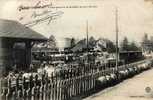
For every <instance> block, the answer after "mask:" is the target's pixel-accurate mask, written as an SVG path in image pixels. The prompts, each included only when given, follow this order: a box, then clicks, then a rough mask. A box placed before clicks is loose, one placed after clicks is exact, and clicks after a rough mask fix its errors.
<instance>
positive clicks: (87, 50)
mask: <svg viewBox="0 0 153 100" xmlns="http://www.w3.org/2000/svg"><path fill="white" fill-rule="evenodd" d="M86 35H87V53H88V52H89V44H88V43H89V39H88V38H89V37H88V20H87V22H86Z"/></svg>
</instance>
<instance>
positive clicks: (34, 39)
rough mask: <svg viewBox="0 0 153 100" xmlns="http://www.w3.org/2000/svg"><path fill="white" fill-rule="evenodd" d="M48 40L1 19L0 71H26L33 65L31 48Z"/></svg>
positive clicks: (13, 22)
mask: <svg viewBox="0 0 153 100" xmlns="http://www.w3.org/2000/svg"><path fill="white" fill-rule="evenodd" d="M45 41H47V38H46V37H44V36H43V35H41V34H39V33H37V32H35V31H34V30H32V29H30V28H28V27H26V26H24V25H22V24H21V23H19V22H17V21H13V20H4V19H0V71H1V72H2V73H5V72H8V71H9V70H13V69H17V70H26V69H28V68H29V66H30V64H31V48H32V46H33V45H34V44H35V43H38V42H45Z"/></svg>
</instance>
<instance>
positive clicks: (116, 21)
mask: <svg viewBox="0 0 153 100" xmlns="http://www.w3.org/2000/svg"><path fill="white" fill-rule="evenodd" d="M115 26H116V70H117V71H118V58H119V50H118V32H119V29H118V9H117V8H116V11H115ZM117 74H118V73H117ZM117 76H118V75H117Z"/></svg>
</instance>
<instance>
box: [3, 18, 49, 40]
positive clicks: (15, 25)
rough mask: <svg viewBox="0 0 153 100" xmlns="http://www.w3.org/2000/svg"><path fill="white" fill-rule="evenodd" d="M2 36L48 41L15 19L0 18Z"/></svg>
mask: <svg viewBox="0 0 153 100" xmlns="http://www.w3.org/2000/svg"><path fill="white" fill-rule="evenodd" d="M0 37H1V38H17V39H28V40H41V41H46V40H47V38H46V37H44V36H43V35H41V34H40V33H37V32H36V31H33V30H32V29H30V28H28V27H26V26H24V25H22V24H21V23H19V22H17V21H13V20H4V19H0Z"/></svg>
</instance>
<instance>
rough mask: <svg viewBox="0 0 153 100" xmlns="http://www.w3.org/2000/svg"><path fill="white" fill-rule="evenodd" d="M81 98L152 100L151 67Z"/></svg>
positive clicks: (92, 99) (152, 71)
mask: <svg viewBox="0 0 153 100" xmlns="http://www.w3.org/2000/svg"><path fill="white" fill-rule="evenodd" d="M83 100H153V69H150V70H148V71H145V72H143V73H141V74H139V75H136V76H134V77H133V78H130V79H127V80H125V81H123V82H121V83H120V84H118V85H116V86H113V87H109V88H107V89H105V90H102V91H101V92H99V93H96V94H93V95H91V96H90V97H87V98H85V99H83Z"/></svg>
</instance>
